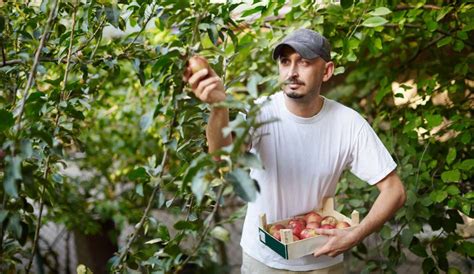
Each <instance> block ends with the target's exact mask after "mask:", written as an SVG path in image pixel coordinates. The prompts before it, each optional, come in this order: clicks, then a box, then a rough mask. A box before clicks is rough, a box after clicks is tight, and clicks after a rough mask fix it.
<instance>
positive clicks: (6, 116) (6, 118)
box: [0, 109, 15, 132]
mask: <svg viewBox="0 0 474 274" xmlns="http://www.w3.org/2000/svg"><path fill="white" fill-rule="evenodd" d="M0 121H2V122H1V123H0V132H2V131H4V130H6V129H9V128H10V127H12V126H13V125H14V123H15V119H14V118H13V114H11V113H10V112H8V111H6V110H4V109H0Z"/></svg>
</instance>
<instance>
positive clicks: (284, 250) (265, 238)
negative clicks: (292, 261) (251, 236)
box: [258, 228, 288, 259]
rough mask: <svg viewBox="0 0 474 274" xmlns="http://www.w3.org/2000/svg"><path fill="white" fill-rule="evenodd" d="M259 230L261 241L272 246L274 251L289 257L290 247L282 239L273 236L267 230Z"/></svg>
mask: <svg viewBox="0 0 474 274" xmlns="http://www.w3.org/2000/svg"><path fill="white" fill-rule="evenodd" d="M258 230H259V238H260V242H262V243H264V244H265V245H266V246H268V247H269V248H271V249H272V250H273V251H275V252H276V253H278V254H279V255H280V256H282V257H283V258H285V259H288V247H287V246H286V245H284V244H283V243H281V242H280V241H278V240H276V239H275V238H273V237H272V236H271V235H270V234H268V232H266V231H265V230H263V229H261V228H258Z"/></svg>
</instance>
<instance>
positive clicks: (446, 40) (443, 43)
mask: <svg viewBox="0 0 474 274" xmlns="http://www.w3.org/2000/svg"><path fill="white" fill-rule="evenodd" d="M452 41H453V38H452V37H451V36H448V37H444V38H443V39H441V40H439V41H438V43H436V46H437V47H438V48H440V47H442V46H446V45H447V44H449V43H451V42H452Z"/></svg>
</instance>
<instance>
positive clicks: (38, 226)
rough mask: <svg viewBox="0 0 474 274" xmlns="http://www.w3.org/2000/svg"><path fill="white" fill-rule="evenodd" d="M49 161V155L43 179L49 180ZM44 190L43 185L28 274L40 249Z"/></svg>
mask: <svg viewBox="0 0 474 274" xmlns="http://www.w3.org/2000/svg"><path fill="white" fill-rule="evenodd" d="M49 161H50V156H49V155H48V157H47V158H46V162H45V164H44V165H45V169H44V172H43V179H46V178H48V174H49ZM44 188H45V187H44V185H41V190H40V209H39V213H38V219H37V220H36V229H35V236H34V239H33V250H32V251H31V255H30V260H29V261H28V265H27V267H26V274H28V273H30V269H31V265H32V264H33V259H34V258H35V253H36V249H37V247H38V239H39V233H40V228H41V217H42V216H43V209H44V200H43V196H44Z"/></svg>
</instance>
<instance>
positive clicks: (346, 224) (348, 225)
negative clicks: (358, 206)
mask: <svg viewBox="0 0 474 274" xmlns="http://www.w3.org/2000/svg"><path fill="white" fill-rule="evenodd" d="M350 226H351V225H350V224H349V223H348V222H345V221H341V222H339V223H337V225H336V228H347V227H350Z"/></svg>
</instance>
